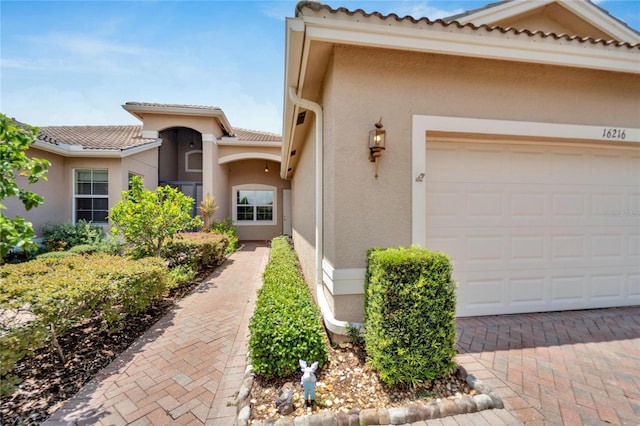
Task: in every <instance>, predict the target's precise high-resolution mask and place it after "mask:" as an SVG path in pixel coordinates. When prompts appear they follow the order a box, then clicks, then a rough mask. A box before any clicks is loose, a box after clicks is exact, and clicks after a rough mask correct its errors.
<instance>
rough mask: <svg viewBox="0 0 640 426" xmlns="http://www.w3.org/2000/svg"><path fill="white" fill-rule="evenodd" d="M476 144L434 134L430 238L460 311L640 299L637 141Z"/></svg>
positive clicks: (429, 148)
mask: <svg viewBox="0 0 640 426" xmlns="http://www.w3.org/2000/svg"><path fill="white" fill-rule="evenodd" d="M473 145H474V143H466V142H462V141H461V142H455V143H451V142H441V143H440V142H435V143H427V160H428V161H427V163H428V166H427V167H428V169H427V176H426V177H425V183H426V191H427V195H426V211H427V217H426V233H427V235H426V241H427V247H428V248H429V249H433V250H439V251H444V252H445V253H447V254H449V256H450V257H451V258H452V259H453V262H454V279H456V280H458V281H459V289H458V314H459V315H462V316H465V315H486V314H500V313H518V312H532V311H544V310H557V309H578V308H590V307H599V306H602V307H605V306H624V305H629V304H640V282H639V281H640V278H639V275H640V270H639V269H640V232H639V231H640V180H638V179H636V180H633V178H634V176H640V167H639V165H640V156H639V155H637V149H629V150H619V151H616V152H607V150H605V149H600V148H594V147H585V146H576V147H567V146H553V145H546V146H535V145H509V144H495V146H489V145H487V144H483V146H482V147H477V146H473ZM433 152H437V155H435V156H432V153H433ZM438 156H440V157H441V158H445V160H446V161H447V162H448V163H447V164H446V165H445V166H444V167H440V166H439V165H436V164H435V159H437V157H438ZM429 159H431V160H432V161H433V162H431V163H429ZM429 164H430V165H429ZM432 195H433V196H432ZM445 204H446V205H445ZM637 210H639V211H637Z"/></svg>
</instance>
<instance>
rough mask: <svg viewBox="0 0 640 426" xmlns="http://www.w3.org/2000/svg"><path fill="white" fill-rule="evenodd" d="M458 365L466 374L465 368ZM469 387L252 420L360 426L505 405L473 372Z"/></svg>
mask: <svg viewBox="0 0 640 426" xmlns="http://www.w3.org/2000/svg"><path fill="white" fill-rule="evenodd" d="M460 369H461V370H462V371H463V372H464V373H463V374H464V375H466V371H464V368H462V367H460ZM253 377H254V373H253V366H252V365H251V364H249V365H247V369H246V370H245V374H244V379H243V381H242V385H241V386H240V391H239V392H238V397H237V398H236V402H235V405H236V407H237V413H238V416H237V418H236V423H235V425H236V426H247V425H248V424H249V418H250V417H251V406H250V404H249V402H248V401H249V394H250V393H251V386H252V385H253ZM465 379H466V381H467V383H468V384H469V387H470V388H471V389H473V390H475V391H476V392H478V393H477V394H476V395H473V396H471V395H462V396H457V397H455V398H453V399H449V398H446V399H440V398H438V399H437V400H431V401H429V402H427V403H416V404H411V405H407V406H404V407H393V408H380V409H378V408H367V409H364V410H360V409H358V408H354V409H352V410H350V411H349V412H347V413H346V412H343V411H342V412H338V413H320V414H310V415H303V416H299V417H294V418H291V417H283V418H280V419H278V420H257V421H254V422H252V424H253V425H255V426H269V425H273V426H323V425H335V426H360V425H403V424H407V423H414V422H419V421H423V420H432V419H440V418H442V417H448V416H455V415H456V414H465V413H476V412H478V411H482V410H488V409H492V408H504V403H503V402H502V398H500V396H499V395H498V394H497V393H495V392H494V391H493V390H491V388H490V387H489V386H487V385H485V384H484V383H483V382H482V381H481V380H480V379H478V378H477V377H475V376H474V375H473V374H469V375H466V377H465Z"/></svg>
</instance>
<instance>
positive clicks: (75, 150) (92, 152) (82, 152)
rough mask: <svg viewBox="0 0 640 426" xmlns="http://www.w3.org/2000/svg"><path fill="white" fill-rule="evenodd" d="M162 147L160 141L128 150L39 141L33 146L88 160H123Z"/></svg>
mask: <svg viewBox="0 0 640 426" xmlns="http://www.w3.org/2000/svg"><path fill="white" fill-rule="evenodd" d="M160 145H162V139H156V140H155V141H153V142H148V143H145V144H142V145H136V146H133V147H130V148H122V149H89V148H84V147H83V146H82V145H69V144H65V143H60V144H57V145H54V144H51V143H49V142H44V141H41V140H36V141H35V143H34V144H33V147H34V148H38V149H40V150H42V151H47V152H51V153H53V154H58V155H61V156H63V157H74V158H78V157H84V158H87V157H90V158H125V157H128V156H130V155H134V154H138V153H140V152H144V151H148V150H150V149H153V148H157V147H159V146H160Z"/></svg>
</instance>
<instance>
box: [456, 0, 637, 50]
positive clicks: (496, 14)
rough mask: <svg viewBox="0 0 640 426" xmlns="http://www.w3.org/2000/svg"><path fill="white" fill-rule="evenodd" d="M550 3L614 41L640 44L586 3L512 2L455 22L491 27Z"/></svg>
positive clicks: (545, 0) (623, 27)
mask: <svg viewBox="0 0 640 426" xmlns="http://www.w3.org/2000/svg"><path fill="white" fill-rule="evenodd" d="M551 3H557V4H558V5H559V6H562V7H564V8H565V9H567V10H569V11H570V12H571V13H573V14H575V15H576V16H578V17H580V18H581V19H583V20H585V21H586V22H588V23H589V24H591V25H593V26H594V27H596V28H598V29H600V30H601V31H602V32H605V33H608V34H610V35H611V37H612V38H613V39H615V40H619V41H626V42H629V43H639V42H640V35H639V34H638V33H636V32H634V31H633V30H632V29H630V28H628V27H626V26H625V25H623V24H622V23H620V22H619V21H618V20H616V19H615V18H613V17H612V16H609V15H607V14H606V13H605V12H603V11H602V10H600V8H599V7H598V6H594V5H592V4H590V3H589V2H586V1H558V2H556V1H555V0H537V1H531V0H527V1H513V2H508V3H504V4H501V5H498V6H495V7H491V8H487V9H485V10H480V11H478V12H476V13H473V14H471V15H467V16H462V17H460V18H459V19H456V21H458V22H460V23H462V24H466V23H472V24H474V25H491V24H492V23H493V22H496V21H501V20H503V19H508V18H511V17H513V16H517V15H520V14H523V13H527V12H530V11H532V10H535V9H538V8H541V7H544V6H546V5H548V4H551ZM531 30H533V29H531Z"/></svg>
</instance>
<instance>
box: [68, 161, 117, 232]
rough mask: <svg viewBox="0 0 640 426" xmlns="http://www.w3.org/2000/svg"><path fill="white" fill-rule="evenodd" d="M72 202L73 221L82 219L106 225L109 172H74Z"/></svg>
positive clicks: (86, 170)
mask: <svg viewBox="0 0 640 426" xmlns="http://www.w3.org/2000/svg"><path fill="white" fill-rule="evenodd" d="M73 180H74V187H73V202H74V209H73V210H74V214H75V221H76V222H77V221H79V220H81V219H84V220H86V221H92V222H96V223H106V222H107V221H108V220H107V216H108V214H109V171H108V170H89V169H78V170H75V171H74V178H73Z"/></svg>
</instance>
